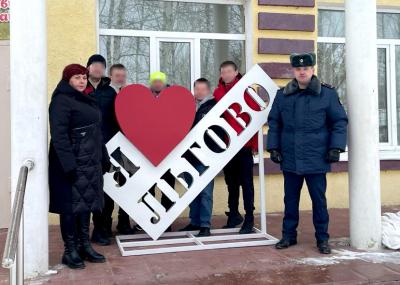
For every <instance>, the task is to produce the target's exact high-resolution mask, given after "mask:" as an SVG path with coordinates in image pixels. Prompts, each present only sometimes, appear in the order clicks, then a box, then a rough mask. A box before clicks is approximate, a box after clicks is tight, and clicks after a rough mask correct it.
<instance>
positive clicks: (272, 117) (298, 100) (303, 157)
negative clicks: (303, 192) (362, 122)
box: [267, 76, 348, 174]
mask: <svg viewBox="0 0 400 285" xmlns="http://www.w3.org/2000/svg"><path fill="white" fill-rule="evenodd" d="M347 123H348V120H347V115H346V112H345V110H344V108H343V106H342V104H341V103H340V101H339V97H338V95H337V92H336V90H335V89H334V88H332V87H331V86H329V85H326V84H324V83H321V82H320V81H319V79H318V78H317V77H316V76H314V77H313V78H312V80H311V82H310V84H309V86H308V87H307V89H305V90H301V89H300V88H299V85H298V83H297V81H296V80H292V81H291V82H289V84H288V85H287V86H286V87H285V88H282V89H280V90H279V91H278V92H277V95H276V97H275V100H274V102H273V104H272V109H271V112H270V113H269V116H268V124H269V131H268V136H267V150H268V151H271V150H273V149H275V150H278V151H280V152H281V154H282V158H283V161H282V163H281V169H282V170H283V171H288V172H294V173H297V174H313V173H326V172H329V171H330V163H329V162H328V161H327V159H326V156H327V153H328V151H329V150H330V149H340V150H341V151H344V150H345V148H346V141H347Z"/></svg>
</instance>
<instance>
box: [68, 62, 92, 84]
mask: <svg viewBox="0 0 400 285" xmlns="http://www.w3.org/2000/svg"><path fill="white" fill-rule="evenodd" d="M78 74H88V70H87V68H86V67H84V66H82V65H80V64H75V63H74V64H70V65H67V66H66V67H65V68H64V71H63V73H62V79H63V80H65V81H69V80H70V79H71V77H72V76H74V75H78Z"/></svg>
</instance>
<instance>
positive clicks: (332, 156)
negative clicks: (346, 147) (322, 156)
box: [326, 148, 341, 163]
mask: <svg viewBox="0 0 400 285" xmlns="http://www.w3.org/2000/svg"><path fill="white" fill-rule="evenodd" d="M340 152H341V151H340V149H337V148H332V149H330V150H329V151H328V154H327V155H326V160H327V161H328V162H329V163H334V162H338V161H339V159H340Z"/></svg>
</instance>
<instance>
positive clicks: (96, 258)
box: [78, 214, 106, 263]
mask: <svg viewBox="0 0 400 285" xmlns="http://www.w3.org/2000/svg"><path fill="white" fill-rule="evenodd" d="M78 218H79V221H80V223H79V228H78V231H79V240H80V243H81V244H80V247H79V255H80V256H81V258H82V259H86V260H88V261H89V262H94V263H103V262H105V261H106V258H105V257H104V255H101V254H100V253H98V252H96V251H95V250H94V249H93V248H92V245H91V244H90V241H89V223H90V214H80V215H79V216H78Z"/></svg>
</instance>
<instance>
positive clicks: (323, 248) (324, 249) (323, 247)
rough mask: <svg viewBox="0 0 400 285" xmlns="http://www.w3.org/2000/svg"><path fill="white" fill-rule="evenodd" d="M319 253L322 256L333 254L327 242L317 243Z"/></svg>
mask: <svg viewBox="0 0 400 285" xmlns="http://www.w3.org/2000/svg"><path fill="white" fill-rule="evenodd" d="M317 247H318V251H319V252H320V253H322V254H331V247H330V245H329V242H328V241H327V240H323V241H317Z"/></svg>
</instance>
